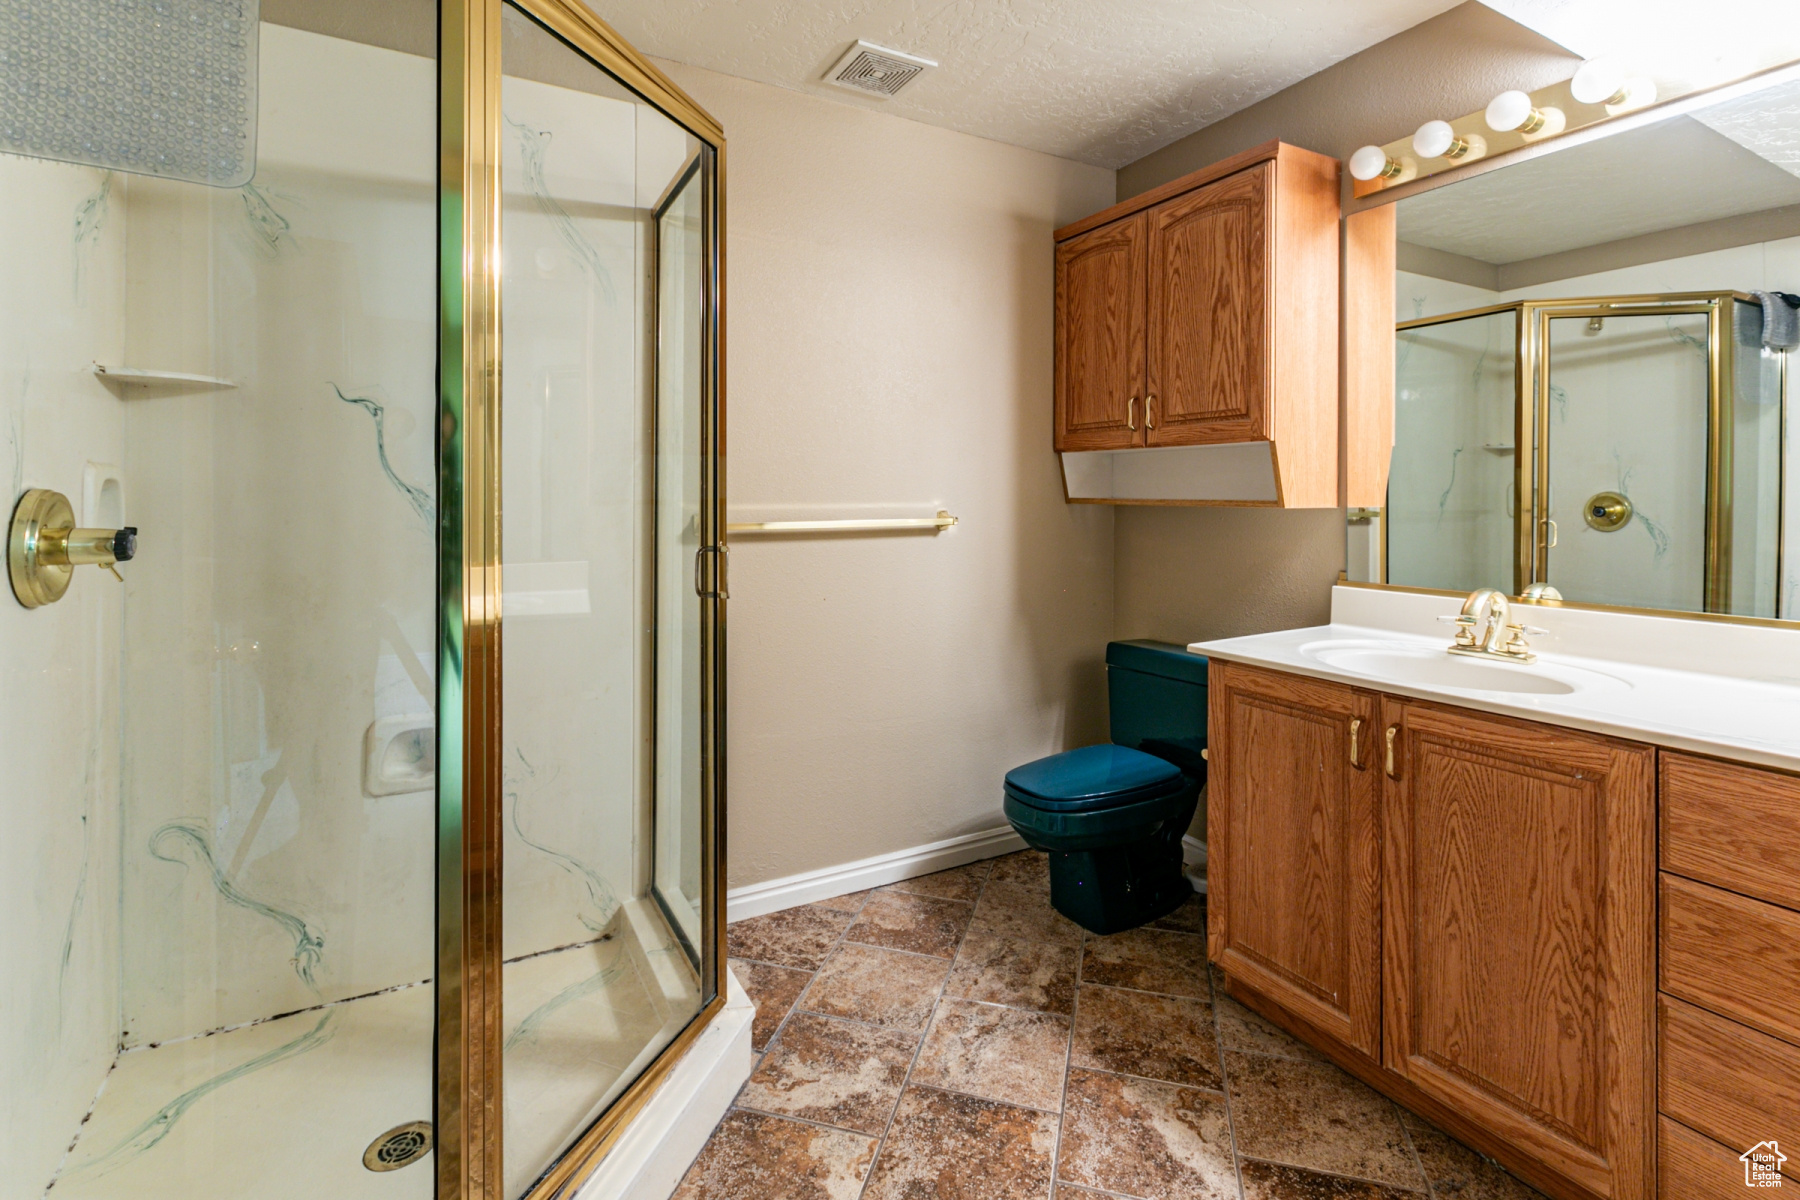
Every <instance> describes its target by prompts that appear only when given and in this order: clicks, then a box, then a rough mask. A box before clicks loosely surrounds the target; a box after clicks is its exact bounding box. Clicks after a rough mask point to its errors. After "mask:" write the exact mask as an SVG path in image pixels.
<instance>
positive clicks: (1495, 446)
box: [1482, 442, 1518, 454]
mask: <svg viewBox="0 0 1800 1200" xmlns="http://www.w3.org/2000/svg"><path fill="white" fill-rule="evenodd" d="M1482 449H1483V450H1486V451H1487V452H1488V453H1489V454H1511V453H1513V452H1514V451H1515V450H1517V449H1518V447H1517V446H1502V445H1501V444H1499V443H1498V442H1489V443H1488V444H1487V445H1485V446H1483V447H1482Z"/></svg>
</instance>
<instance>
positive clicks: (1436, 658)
mask: <svg viewBox="0 0 1800 1200" xmlns="http://www.w3.org/2000/svg"><path fill="white" fill-rule="evenodd" d="M1300 653H1302V654H1304V655H1305V656H1306V657H1308V658H1310V659H1312V660H1313V661H1315V662H1317V663H1318V664H1319V665H1320V666H1323V667H1329V668H1331V669H1332V670H1336V671H1345V672H1348V673H1349V674H1352V675H1361V676H1363V677H1364V678H1367V679H1370V680H1374V681H1376V682H1382V683H1391V684H1401V685H1405V684H1412V685H1416V686H1419V687H1436V688H1456V689H1457V690H1459V691H1465V692H1509V693H1513V694H1515V695H1535V696H1569V695H1573V694H1574V693H1576V692H1580V691H1586V690H1588V689H1589V688H1591V687H1596V686H1604V685H1607V684H1613V685H1619V684H1620V683H1621V681H1620V680H1617V679H1614V678H1613V677H1611V676H1608V675H1601V674H1600V673H1598V672H1595V671H1588V670H1584V669H1582V668H1580V667H1568V666H1562V665H1560V664H1559V665H1556V666H1547V665H1545V664H1543V663H1541V662H1540V663H1531V664H1525V663H1505V662H1484V661H1482V660H1481V659H1476V658H1466V657H1463V656H1460V655H1455V654H1451V653H1450V652H1449V651H1448V650H1435V649H1427V648H1424V647H1414V646H1400V645H1395V644H1393V643H1391V642H1377V641H1366V642H1364V641H1330V642H1313V643H1311V644H1309V645H1306V646H1302V647H1301V648H1300Z"/></svg>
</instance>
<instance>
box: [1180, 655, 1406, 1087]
mask: <svg viewBox="0 0 1800 1200" xmlns="http://www.w3.org/2000/svg"><path fill="white" fill-rule="evenodd" d="M1210 683H1211V704H1212V714H1211V735H1210V738H1209V741H1210V744H1211V745H1212V746H1213V747H1215V749H1214V750H1213V751H1212V753H1211V759H1212V774H1211V777H1210V780H1209V793H1210V796H1211V800H1210V803H1209V806H1208V810H1207V812H1208V843H1209V849H1210V851H1211V853H1210V855H1209V867H1208V873H1209V876H1210V879H1211V884H1210V887H1209V895H1208V899H1209V905H1208V914H1207V918H1208V944H1209V951H1210V954H1211V957H1212V958H1213V959H1214V960H1215V961H1216V962H1218V963H1219V965H1220V967H1222V968H1223V969H1224V970H1225V971H1226V972H1227V973H1228V974H1230V975H1232V976H1234V977H1235V978H1237V979H1240V980H1242V981H1243V982H1245V983H1246V984H1249V985H1250V986H1251V987H1253V988H1255V989H1256V990H1257V991H1259V992H1261V993H1262V994H1264V995H1265V996H1267V997H1268V998H1269V999H1271V1000H1273V1001H1275V1002H1276V1003H1278V1004H1280V1005H1282V1006H1283V1007H1285V1008H1287V1009H1289V1010H1290V1011H1292V1012H1293V1013H1294V1014H1295V1015H1296V1016H1299V1017H1301V1018H1303V1019H1304V1020H1306V1021H1309V1022H1311V1023H1312V1024H1314V1025H1315V1026H1317V1027H1319V1028H1320V1029H1322V1030H1324V1031H1326V1032H1328V1033H1330V1034H1333V1035H1334V1036H1336V1037H1337V1038H1339V1039H1340V1040H1342V1041H1344V1042H1346V1043H1348V1044H1349V1045H1351V1046H1355V1047H1357V1048H1358V1049H1361V1050H1363V1051H1365V1052H1367V1053H1368V1054H1370V1055H1371V1056H1373V1055H1374V1054H1376V1053H1377V1050H1378V1044H1379V1032H1380V1019H1381V1013H1380V1000H1379V994H1380V993H1379V989H1380V952H1381V951H1380V923H1379V915H1378V912H1379V910H1378V901H1379V878H1378V872H1379V869H1380V854H1379V835H1378V829H1377V812H1378V792H1379V785H1378V783H1377V773H1376V771H1375V770H1374V769H1372V768H1371V766H1370V764H1371V762H1372V761H1373V757H1374V756H1373V754H1372V753H1371V749H1370V738H1371V737H1372V735H1373V733H1374V730H1375V721H1376V718H1377V716H1378V713H1377V710H1376V701H1375V698H1374V697H1373V696H1372V695H1370V694H1368V693H1364V692H1358V691H1355V690H1353V689H1351V688H1347V687H1342V686H1340V685H1337V684H1330V683H1322V682H1319V681H1316V680H1311V679H1302V678H1299V677H1297V676H1291V675H1279V674H1272V673H1269V672H1263V671H1257V670H1254V669H1251V668H1247V667H1241V666H1237V665H1234V664H1228V663H1214V664H1213V673H1212V676H1211V680H1210ZM1352 722H1356V730H1355V738H1356V741H1357V747H1356V748H1357V751H1358V753H1357V762H1358V763H1359V764H1360V765H1353V764H1352V762H1351V757H1350V756H1351V739H1352V729H1351V726H1352Z"/></svg>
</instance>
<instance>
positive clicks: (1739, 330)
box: [1381, 293, 1786, 617]
mask: <svg viewBox="0 0 1800 1200" xmlns="http://www.w3.org/2000/svg"><path fill="white" fill-rule="evenodd" d="M1395 354H1396V378H1395V386H1396V393H1397V394H1396V398H1395V399H1396V405H1395V412H1396V423H1395V444H1394V455H1393V460H1392V470H1391V474H1390V478H1389V483H1388V503H1387V507H1386V508H1385V510H1383V512H1382V514H1381V516H1382V518H1383V524H1382V529H1381V532H1382V535H1383V538H1384V541H1383V546H1382V576H1381V577H1382V580H1383V582H1390V583H1396V584H1404V585H1410V586H1415V587H1429V588H1442V589H1447V590H1452V591H1469V590H1472V589H1474V588H1476V587H1483V586H1492V585H1496V584H1499V585H1509V586H1510V590H1511V591H1513V592H1514V593H1518V592H1521V591H1523V590H1524V589H1525V587H1526V586H1527V585H1528V584H1530V583H1533V582H1537V581H1543V582H1547V583H1550V584H1552V585H1554V586H1555V587H1556V588H1557V589H1558V590H1559V591H1560V592H1561V593H1562V594H1563V595H1564V596H1566V597H1567V598H1569V599H1571V600H1581V601H1584V602H1588V603H1596V604H1615V605H1623V606H1630V607H1634V608H1653V609H1666V610H1675V611H1687V612H1715V613H1734V614H1738V615H1743V616H1759V617H1774V616H1776V615H1778V614H1777V608H1778V601H1779V596H1778V591H1779V580H1780V579H1781V570H1780V568H1781V557H1782V546H1783V530H1782V511H1783V503H1782V490H1783V488H1782V484H1783V475H1784V471H1785V469H1786V464H1785V463H1784V461H1783V457H1784V456H1783V444H1784V443H1783V411H1784V407H1785V390H1786V389H1785V374H1784V372H1785V359H1786V356H1785V355H1771V354H1769V353H1766V352H1764V351H1763V349H1762V347H1761V342H1760V310H1759V309H1758V308H1757V306H1756V305H1754V304H1753V303H1747V298H1746V297H1743V296H1740V295H1737V294H1735V293H1707V294H1683V295H1666V296H1609V297H1599V298H1593V299H1571V300H1553V301H1548V300H1547V301H1533V300H1525V301H1518V302H1515V303H1511V304H1504V305H1495V306H1492V307H1489V308H1482V309H1474V310H1469V311H1465V312H1458V313H1452V314H1449V315H1446V316H1442V317H1426V318H1421V319H1419V320H1413V321H1406V322H1402V323H1401V324H1400V325H1399V326H1398V332H1397V337H1396V348H1395ZM1782 615H1786V614H1782Z"/></svg>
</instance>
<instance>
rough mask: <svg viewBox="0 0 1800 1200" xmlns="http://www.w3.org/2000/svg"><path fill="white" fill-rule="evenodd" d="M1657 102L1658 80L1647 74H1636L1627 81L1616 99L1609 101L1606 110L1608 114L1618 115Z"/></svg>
mask: <svg viewBox="0 0 1800 1200" xmlns="http://www.w3.org/2000/svg"><path fill="white" fill-rule="evenodd" d="M1655 103H1656V81H1655V80H1654V79H1651V78H1650V77H1649V76H1647V75H1634V76H1632V77H1631V78H1630V79H1627V80H1626V81H1625V83H1624V86H1622V87H1620V88H1619V90H1618V93H1617V94H1616V96H1615V97H1614V99H1612V100H1610V101H1609V102H1608V103H1607V105H1606V112H1607V115H1608V116H1614V117H1616V116H1618V115H1619V114H1620V113H1622V112H1630V111H1631V110H1632V109H1634V108H1643V107H1645V106H1646V105H1651V104H1655Z"/></svg>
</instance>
